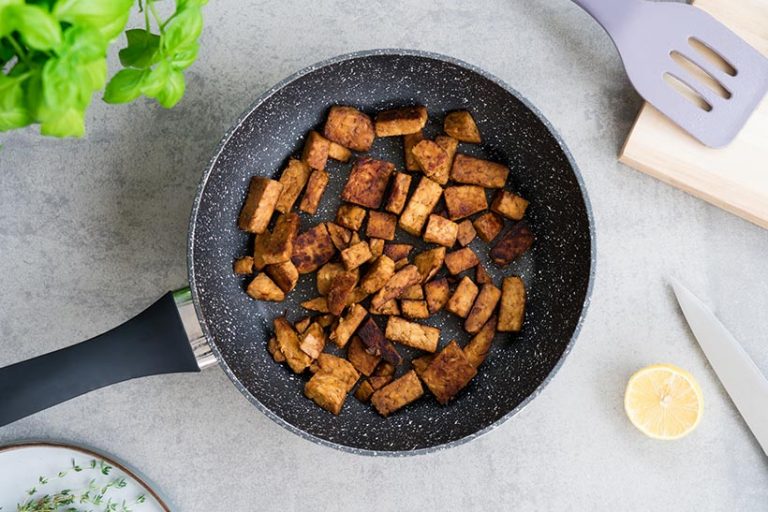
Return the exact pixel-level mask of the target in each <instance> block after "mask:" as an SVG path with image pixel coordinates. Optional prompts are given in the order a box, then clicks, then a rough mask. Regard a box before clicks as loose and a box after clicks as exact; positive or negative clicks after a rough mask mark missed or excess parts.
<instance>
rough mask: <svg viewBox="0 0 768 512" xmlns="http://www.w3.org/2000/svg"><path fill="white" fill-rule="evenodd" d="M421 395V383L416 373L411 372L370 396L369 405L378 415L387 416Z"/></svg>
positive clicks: (422, 391)
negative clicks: (370, 404)
mask: <svg viewBox="0 0 768 512" xmlns="http://www.w3.org/2000/svg"><path fill="white" fill-rule="evenodd" d="M423 394H424V388H422V387H421V381H420V380H419V377H418V376H417V375H416V372H414V371H413V370H411V371H409V372H408V373H406V374H405V375H403V376H402V377H400V378H399V379H397V380H395V381H393V382H391V383H389V384H387V385H386V386H384V387H383V388H381V389H379V390H378V391H376V392H375V393H374V394H373V395H372V396H371V403H372V404H373V407H374V408H375V409H376V410H377V411H378V413H379V414H381V415H382V416H389V415H390V414H392V413H393V412H395V411H396V410H398V409H400V408H401V407H404V406H406V405H408V404H409V403H411V402H413V401H414V400H416V399H418V398H419V397H421V395H423Z"/></svg>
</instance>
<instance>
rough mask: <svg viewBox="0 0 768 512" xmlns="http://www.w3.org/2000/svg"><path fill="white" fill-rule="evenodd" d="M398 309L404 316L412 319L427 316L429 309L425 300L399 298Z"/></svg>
mask: <svg viewBox="0 0 768 512" xmlns="http://www.w3.org/2000/svg"><path fill="white" fill-rule="evenodd" d="M400 309H401V310H402V312H403V316H404V317H405V318H410V319H412V320H420V319H421V320H423V319H425V318H429V309H428V308H427V301H425V300H401V301H400Z"/></svg>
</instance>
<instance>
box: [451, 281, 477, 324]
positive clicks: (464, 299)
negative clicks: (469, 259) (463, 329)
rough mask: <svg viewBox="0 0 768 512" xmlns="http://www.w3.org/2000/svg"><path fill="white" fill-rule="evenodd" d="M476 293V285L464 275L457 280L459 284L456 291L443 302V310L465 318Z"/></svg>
mask: <svg viewBox="0 0 768 512" xmlns="http://www.w3.org/2000/svg"><path fill="white" fill-rule="evenodd" d="M477 293H478V289H477V285H475V283H473V282H472V280H471V279H470V278H468V277H467V276H464V277H463V278H462V279H461V281H460V282H459V286H457V287H456V291H454V292H453V295H451V298H450V299H448V302H447V303H446V304H445V310H446V311H448V312H449V313H453V314H454V315H456V316H460V317H461V318H466V316H467V315H468V314H469V310H470V309H472V304H474V302H475V297H477Z"/></svg>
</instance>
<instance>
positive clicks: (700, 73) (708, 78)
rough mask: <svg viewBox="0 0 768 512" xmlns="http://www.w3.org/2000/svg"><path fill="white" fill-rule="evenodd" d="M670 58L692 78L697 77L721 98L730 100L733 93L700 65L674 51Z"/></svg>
mask: <svg viewBox="0 0 768 512" xmlns="http://www.w3.org/2000/svg"><path fill="white" fill-rule="evenodd" d="M669 56H670V57H671V58H672V60H673V61H675V62H676V63H677V64H678V65H680V67H682V68H683V69H685V70H686V71H688V72H689V73H690V74H691V75H692V76H694V77H696V78H697V79H698V80H699V81H700V82H701V83H703V84H704V85H706V86H707V87H709V88H710V89H711V90H712V92H714V93H715V94H717V95H718V96H720V97H721V98H725V99H729V98H730V97H731V92H730V91H729V90H728V89H726V88H725V87H723V85H722V84H721V83H720V82H718V81H717V80H716V79H715V77H713V76H712V75H710V74H709V73H708V72H706V71H705V70H704V69H702V68H701V67H700V66H699V65H698V64H696V63H695V62H693V61H691V60H690V59H688V57H686V56H685V55H683V54H682V53H680V52H678V51H676V50H673V51H672V52H670V54H669Z"/></svg>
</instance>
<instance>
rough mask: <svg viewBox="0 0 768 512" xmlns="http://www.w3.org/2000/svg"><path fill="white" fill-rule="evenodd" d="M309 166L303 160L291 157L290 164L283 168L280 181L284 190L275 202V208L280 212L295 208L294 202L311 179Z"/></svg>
mask: <svg viewBox="0 0 768 512" xmlns="http://www.w3.org/2000/svg"><path fill="white" fill-rule="evenodd" d="M309 173H310V169H309V166H308V165H307V164H306V163H305V162H302V161H301V160H296V159H294V158H291V159H290V160H288V165H287V166H286V167H285V169H283V173H282V174H281V175H280V183H281V184H282V185H283V190H282V192H280V198H279V199H278V200H277V204H275V210H277V211H279V212H280V213H288V212H289V211H291V208H293V203H295V202H296V199H298V198H299V194H301V191H302V190H304V185H306V184H307V180H308V179H309Z"/></svg>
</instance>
